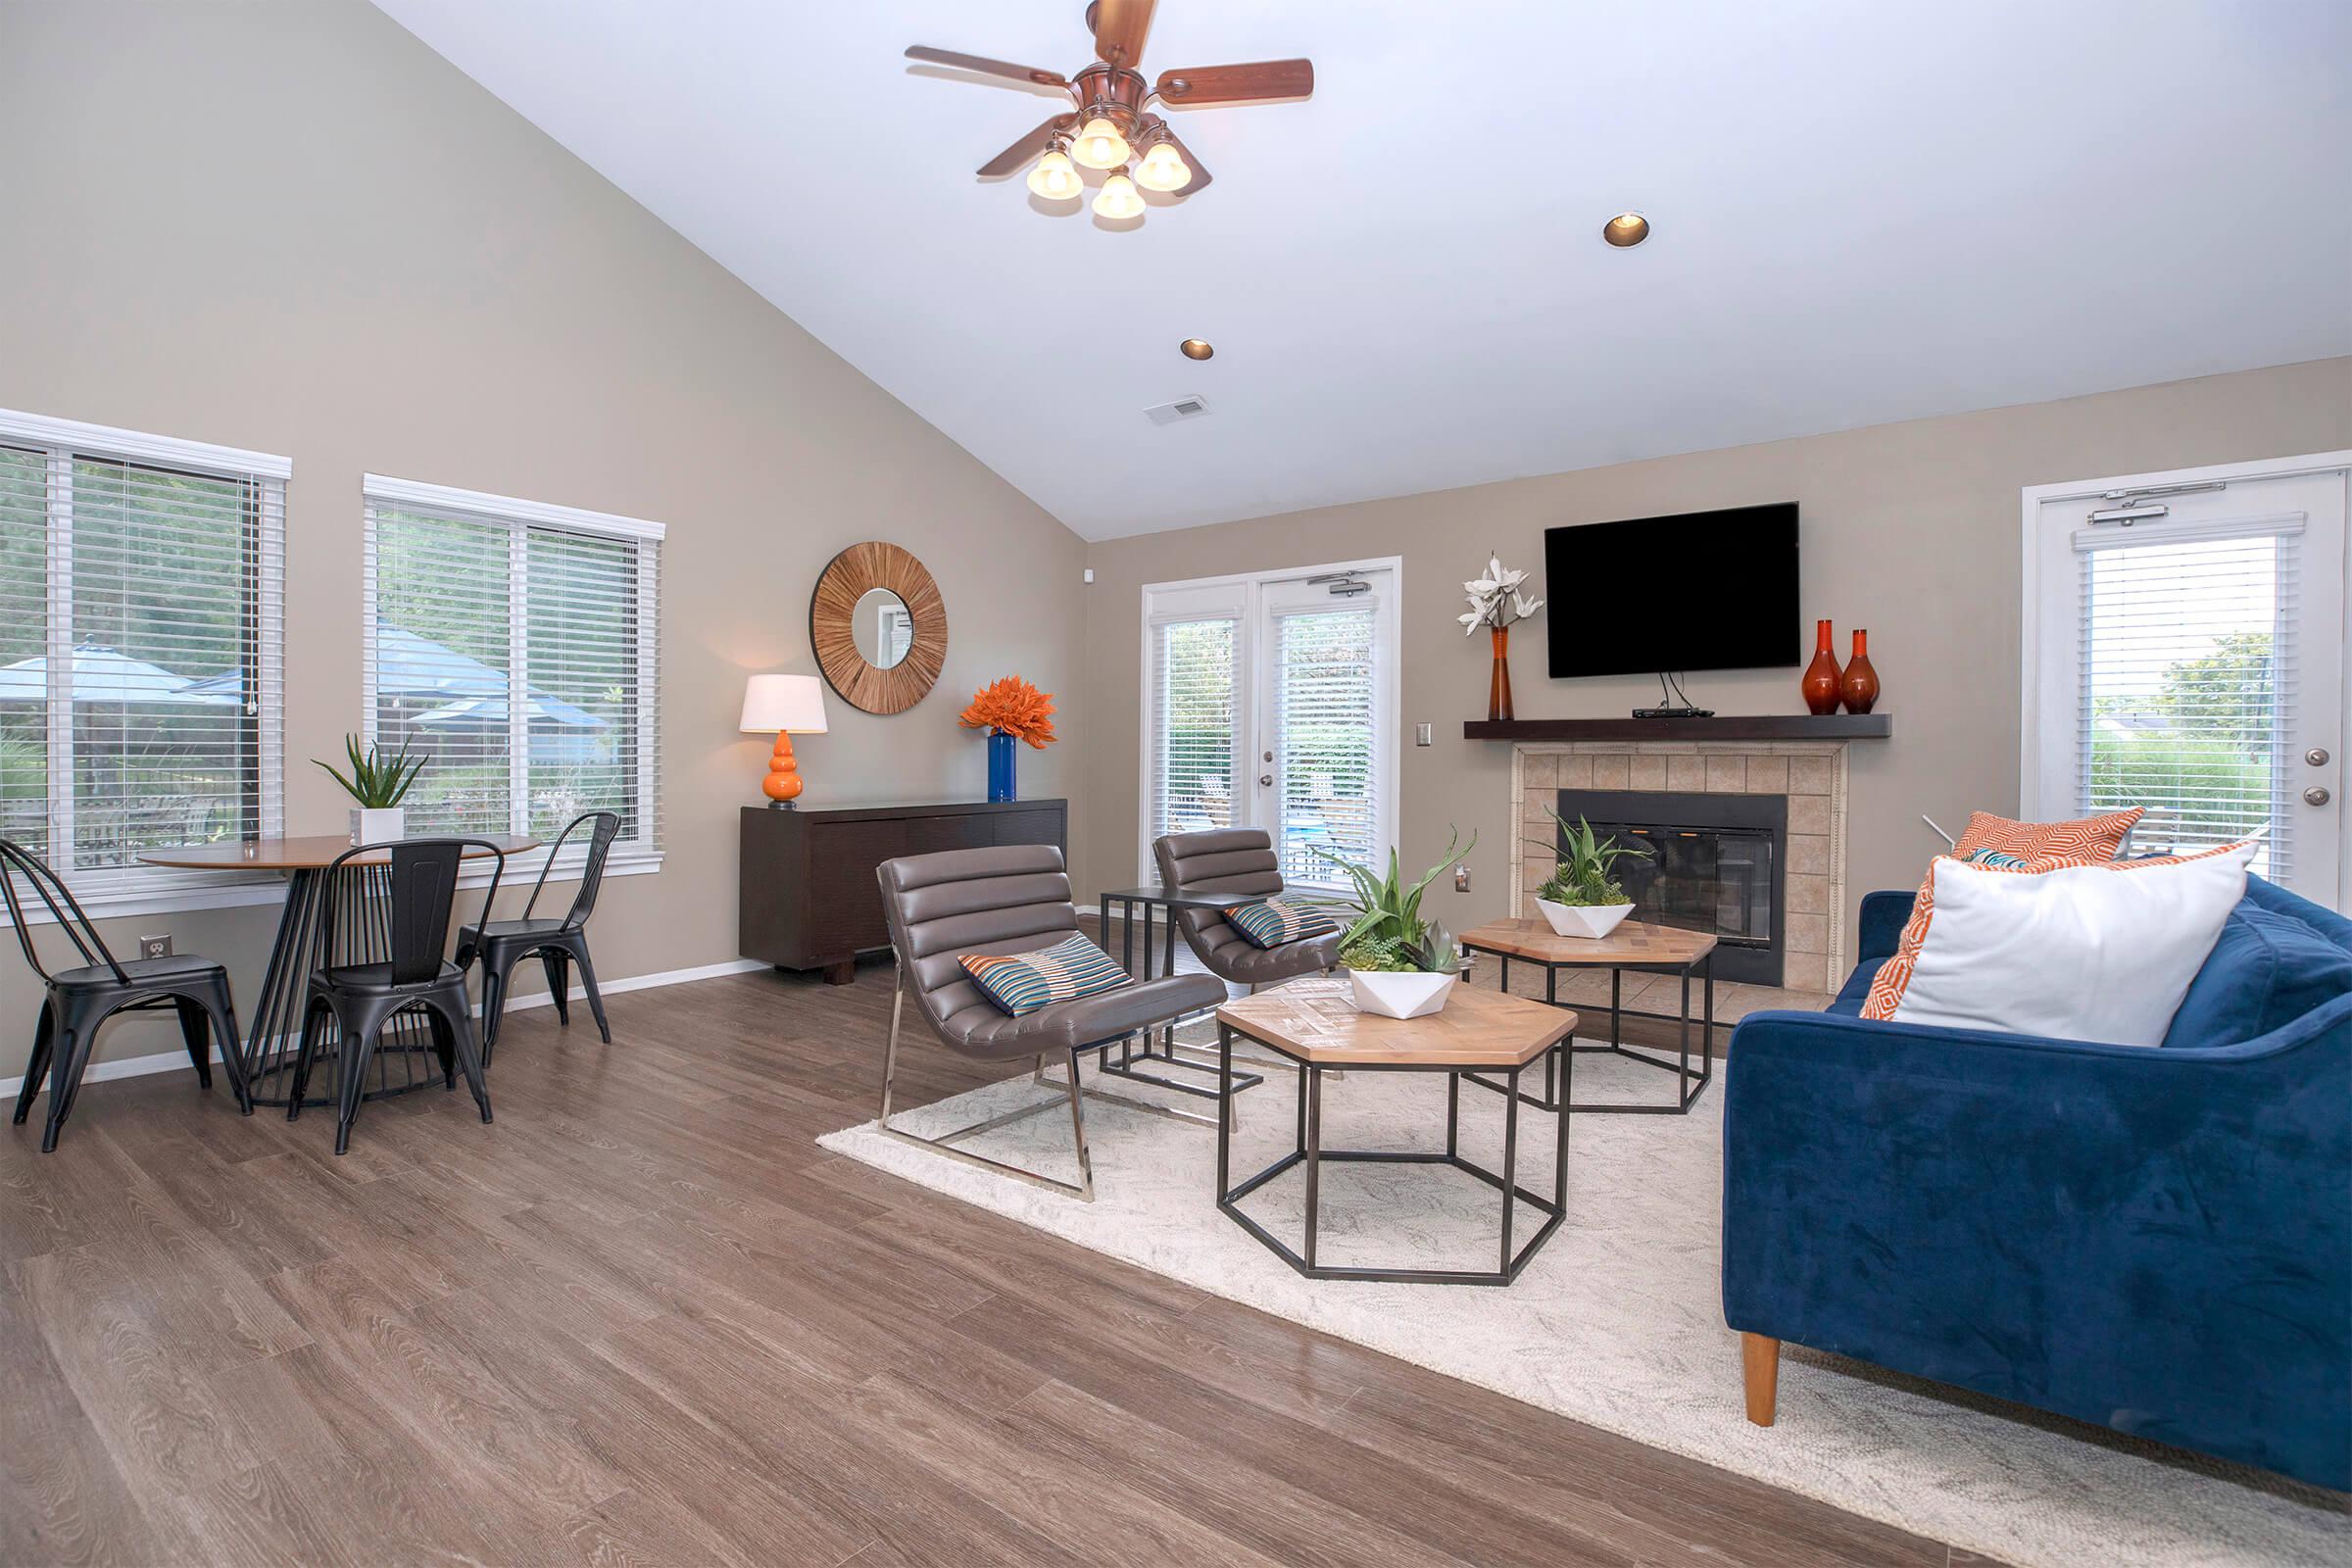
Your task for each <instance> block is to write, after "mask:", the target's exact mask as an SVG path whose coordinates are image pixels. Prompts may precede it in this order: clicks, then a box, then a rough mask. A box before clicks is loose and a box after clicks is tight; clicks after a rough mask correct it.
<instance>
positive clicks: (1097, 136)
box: [1070, 115, 1128, 169]
mask: <svg viewBox="0 0 2352 1568" xmlns="http://www.w3.org/2000/svg"><path fill="white" fill-rule="evenodd" d="M1127 153H1128V147H1127V138H1126V137H1124V136H1122V135H1120V134H1119V127H1118V126H1116V125H1114V124H1112V123H1110V122H1109V121H1108V120H1106V119H1104V118H1103V116H1101V115H1097V116H1096V117H1095V118H1094V119H1092V120H1090V121H1088V122H1087V123H1086V128H1085V129H1084V130H1081V131H1080V132H1078V141H1077V144H1076V145H1075V146H1073V147H1072V148H1071V149H1070V156H1071V157H1073V158H1075V159H1077V160H1078V161H1079V162H1080V163H1082V164H1084V165H1085V166H1086V167H1087V168H1089V169H1116V168H1118V167H1119V166H1120V165H1121V164H1123V163H1125V162H1126V161H1127Z"/></svg>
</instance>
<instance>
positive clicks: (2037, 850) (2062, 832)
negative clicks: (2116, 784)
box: [1952, 806, 2142, 860]
mask: <svg viewBox="0 0 2352 1568" xmlns="http://www.w3.org/2000/svg"><path fill="white" fill-rule="evenodd" d="M2141 810H2142V808H2140V807H2137V806H2134V807H2132V808H2131V809H2129V810H2124V811H2110V812H2108V813H2107V814H2106V815H2104V816H2085V817H2082V818H2081V819H2079V820H2077V821H2073V822H2012V821H2010V820H2009V818H2007V817H2005V816H1995V815H1993V814H1992V813H1991V812H1990V811H1971V812H1970V813H1969V815H1968V826H1967V827H1965V828H1963V829H1962V830H1961V833H1960V842H1959V843H1957V844H1955V845H1953V846H1952V854H1954V855H1956V856H1958V857H1959V858H1961V859H1963V860H1965V859H1967V858H1969V857H1970V856H1972V855H1976V854H1979V853H1981V852H1982V851H1985V850H1996V851H1998V852H1999V853H2001V854H2003V855H2014V856H2017V857H2018V858H2021V859H2027V860H2038V859H2041V858H2044V857H2046V856H2055V855H2069V856H2082V857H2084V858H2089V859H2093V860H2112V859H2114V858H2115V854H2116V851H2118V850H2120V849H2122V848H2123V847H2124V840H2125V839H2126V838H2128V837H2130V836H2131V829H2132V827H2133V826H2134V825H2135V824H2136V823H2137V822H2138V821H2139V816H2140V812H2141Z"/></svg>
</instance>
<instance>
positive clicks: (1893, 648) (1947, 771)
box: [1075, 360, 2352, 934]
mask: <svg viewBox="0 0 2352 1568" xmlns="http://www.w3.org/2000/svg"><path fill="white" fill-rule="evenodd" d="M2343 447H2352V360H2329V361H2323V362H2318V363H2314V364H2309V365H2296V366H2287V367H2283V368H2275V369H2265V370H2253V371H2247V372H2244V373H2241V374H2234V375H2218V376H2211V377H2207V378H2204V379H2200V380H2194V381H2181V382H2175V383H2172V384H2170V385H2165V386H2153V387H2140V388H2136V389H2133V390H2131V391H2126V392H2114V393H2106V394H2102V395H2100V396H2096V397H2085V398H2073V399H2068V400H2066V401H2064V402H2059V403H2043V404H2034V405H2031V406H2027V407H2021V408H2009V409H1994V410H1989V411H1987V412H1985V413H1981V414H1969V415H1960V416H1956V417H1949V418H1940V419H1923V420H1918V421H1914V422H1911V423H1906V424H1888V425H1880V426H1877V427H1874V428H1870V429H1863V430H1852V431H1846V432H1843V433H1840V434H1837V435H1824V436H1814V437H1809V438H1806V439H1802V440H1794V441H1777V442H1773V443H1770V444H1768V445H1763V446H1751V447H1736V448H1731V449H1728V450H1724V451H1717V452H1702V453H1697V454H1693V455H1691V456H1688V457H1676V458H1663V459H1659V460H1657V461H1654V462H1648V463H1629V464H1622V465H1618V466H1612V467H1605V468H1588V469H1583V470H1580V471H1578V472H1574V473H1560V474H1550V475H1546V476H1544V477H1543V478H1536V479H1520V480H1512V481H1509V482H1507V483H1501V484H1488V485H1478V486H1475V487H1472V488H1470V489H1465V490H1451V491H1445V492H1441V493H1438V494H1433V495H1419V496H1408V497H1404V498H1402V499H1399V500H1394V501H1375V502H1365V503H1362V504H1359V505H1355V506H1346V507H1332V508H1326V509H1323V510H1320V511H1314V512H1301V513H1297V514H1293V515H1288V516H1281V517H1267V518H1261V519H1258V520H1255V521H1250V522H1235V523H1225V524H1220V525H1217V526H1214V527H1207V528H1192V529H1186V530H1183V531H1181V532H1175V533H1162V534H1153V535H1149V536H1146V537H1143V538H1138V539H1130V540H1123V541H1119V542H1116V543H1112V544H1103V545H1097V546H1095V547H1093V548H1092V550H1090V551H1089V553H1088V556H1087V562H1088V564H1090V565H1091V566H1092V567H1093V568H1094V571H1095V582H1094V586H1093V587H1091V588H1089V589H1088V590H1087V640H1088V644H1089V647H1090V661H1089V664H1088V670H1089V682H1090V683H1089V685H1088V687H1087V688H1086V691H1087V708H1088V711H1089V712H1090V713H1091V714H1092V722H1091V723H1090V724H1089V726H1088V730H1087V735H1088V749H1087V766H1088V774H1087V791H1086V793H1087V795H1088V798H1089V799H1090V800H1092V801H1094V802H1096V803H1098V807H1097V809H1095V810H1093V811H1092V812H1090V813H1089V815H1088V819H1087V823H1086V827H1085V830H1084V836H1083V837H1082V838H1081V839H1080V840H1079V842H1078V844H1077V846H1076V852H1075V853H1076V857H1077V861H1078V866H1079V872H1080V875H1081V877H1082V878H1083V879H1084V880H1085V882H1086V885H1087V886H1089V887H1093V886H1098V885H1101V886H1109V885H1111V884H1113V883H1115V882H1121V881H1126V880H1131V879H1132V877H1133V875H1134V873H1135V871H1136V869H1137V865H1136V853H1137V847H1136V843H1135V837H1136V827H1135V821H1136V818H1135V808H1134V802H1135V800H1136V798H1137V789H1138V780H1137V767H1138V761H1137V759H1138V754H1139V750H1140V737H1139V733H1138V718H1137V710H1136V704H1137V694H1138V691H1139V689H1140V687H1139V679H1140V677H1139V673H1138V663H1139V661H1140V657H1141V654H1140V643H1141V637H1140V634H1139V631H1138V626H1139V613H1140V611H1139V602H1140V594H1139V589H1140V588H1141V586H1142V585H1143V584H1145V583H1151V582H1163V581H1170V580H1174V579H1179V578H1185V577H1193V576H1201V575H1206V574H1211V573H1217V572H1230V571H1253V570H1260V569H1274V568H1288V567H1293V566H1303V565H1311V564H1317V563H1323V562H1337V561H1344V560H1349V559H1355V558H1362V557H1375V556H1389V555H1396V556H1401V557H1402V558H1403V559H1404V588H1403V617H1404V632H1403V718H1404V722H1405V726H1406V730H1405V733H1406V736H1407V738H1408V740H1409V737H1410V735H1411V733H1412V731H1411V726H1412V725H1413V724H1414V723H1416V722H1420V721H1423V720H1426V721H1428V722H1429V723H1430V724H1432V725H1433V726H1434V728H1435V731H1436V744H1435V745H1434V746H1433V747H1431V748H1429V749H1428V750H1420V749H1417V748H1414V747H1412V746H1410V745H1409V744H1408V745H1407V746H1406V747H1405V749H1404V751H1403V754H1402V759H1403V760H1402V779H1401V788H1402V797H1403V799H1402V826H1401V831H1402V836H1403V840H1404V843H1403V849H1404V853H1405V855H1406V857H1407V858H1411V859H1416V860H1417V862H1418V863H1424V864H1425V863H1427V862H1428V861H1430V860H1434V859H1435V858H1437V857H1438V856H1439V855H1440V854H1442V853H1443V852H1444V848H1445V843H1446V827H1447V824H1449V823H1454V824H1459V825H1460V827H1461V828H1462V830H1463V832H1464V833H1465V834H1466V833H1468V832H1469V831H1470V830H1471V829H1473V828H1475V829H1477V831H1478V833H1479V847H1478V850H1477V852H1476V854H1475V855H1474V856H1473V857H1472V858H1471V862H1470V864H1471V868H1472V890H1471V891H1470V892H1469V893H1467V894H1456V893H1454V892H1452V891H1451V888H1450V886H1449V885H1448V886H1446V888H1445V889H1444V890H1443V891H1442V892H1440V893H1438V894H1434V895H1433V898H1434V899H1435V900H1436V903H1435V904H1434V905H1433V906H1432V911H1433V912H1434V913H1436V914H1437V915H1438V916H1439V917H1440V918H1443V919H1444V920H1446V923H1448V924H1449V925H1451V926H1453V928H1454V929H1455V930H1457V931H1458V930H1461V929H1463V928H1464V927H1465V926H1467V925H1470V924H1473V923H1475V922H1477V921H1478V920H1481V919H1488V918H1493V917H1495V915H1498V914H1501V913H1504V912H1506V911H1505V905H1506V903H1507V890H1508V886H1509V881H1508V865H1509V856H1510V840H1511V836H1512V834H1511V829H1510V827H1509V824H1508V821H1507V817H1508V814H1509V800H1510V748H1509V747H1508V746H1507V745H1503V744H1498V743H1493V742H1473V741H1465V740H1463V739H1462V731H1461V721H1462V720H1463V719H1466V718H1484V717H1485V716H1486V697H1487V675H1488V665H1489V662H1490V653H1489V649H1488V643H1487V639H1486V638H1485V637H1477V638H1468V639H1466V638H1464V637H1463V636H1462V633H1461V628H1460V627H1459V626H1457V625H1455V624H1454V623H1453V617H1454V616H1455V615H1456V614H1458V613H1461V611H1462V608H1463V606H1462V603H1461V599H1460V591H1459V587H1458V584H1459V583H1460V582H1461V580H1462V579H1464V578H1466V577H1470V576H1473V575H1475V574H1476V572H1477V569H1478V568H1479V567H1481V566H1483V565H1484V564H1485V562H1486V559H1487V554H1488V552H1489V551H1496V552H1499V553H1500V554H1501V556H1502V559H1503V561H1504V563H1505V564H1509V565H1515V566H1532V567H1534V568H1535V569H1536V571H1537V572H1538V574H1539V577H1540V576H1541V573H1542V569H1543V564H1544V561H1543V536H1544V529H1545V528H1548V527H1554V526H1558V525H1561V524H1565V523H1579V522H1599V521H1605V520H1607V519H1610V518H1616V517H1639V516H1646V515H1661V514H1667V513H1676V512H1693V511H1700V510H1703V509H1706V508H1710V507H1730V506H1740V505H1745V504H1748V503H1751V502H1768V501H1789V500H1793V501H1795V502H1797V503H1798V505H1799V507H1800V509H1801V523H1800V527H1801V533H1802V545H1801V552H1802V555H1801V560H1802V567H1801V570H1802V582H1801V585H1800V592H1801V606H1802V612H1803V614H1804V617H1805V619H1806V620H1807V622H1808V623H1810V622H1811V621H1812V620H1814V619H1818V618H1820V617H1823V616H1828V617H1830V618H1831V619H1834V620H1835V621H1836V622H1837V624H1838V656H1839V658H1840V659H1841V660H1842V659H1843V658H1844V657H1845V654H1846V652H1847V646H1848V633H1849V632H1850V630H1851V629H1852V628H1853V627H1856V626H1860V627H1864V628H1866V629H1868V630H1869V632H1870V634H1871V638H1870V652H1871V662H1872V663H1873V664H1875V665H1876V666H1877V667H1878V671H1879V675H1880V678H1881V679H1882V681H1883V682H1884V684H1885V696H1884V697H1883V698H1882V699H1881V704H1880V706H1881V709H1882V711H1887V712H1890V713H1892V714H1893V715H1894V719H1895V738H1894V739H1893V740H1891V741H1883V742H1871V743H1867V744H1860V745H1856V746H1855V747H1854V748H1853V749H1852V753H1851V756H1852V791H1853V795H1852V812H1851V816H1850V819H1849V831H1848V842H1849V850H1850V856H1851V861H1850V871H1849V884H1848V885H1849V887H1850V888H1851V890H1852V893H1853V895H1854V898H1855V899H1856V900H1858V899H1859V896H1860V895H1861V894H1862V893H1863V892H1866V891H1868V890H1870V889H1873V888H1884V887H1899V886H1905V885H1908V884H1911V883H1914V882H1916V881H1917V880H1918V877H1919V874H1920V867H1921V866H1922V865H1923V864H1924V862H1925V861H1926V859H1927V858H1928V856H1929V855H1930V854H1931V853H1933V851H1934V850H1935V849H1936V847H1937V843H1936V840H1935V839H1934V838H1933V837H1932V836H1931V835H1930V834H1929V832H1928V830H1927V828H1925V827H1924V826H1922V825H1921V824H1920V822H1919V813H1920V812H1923V811H1925V812H1927V813H1928V814H1929V815H1931V816H1934V817H1935V818H1936V820H1937V821H1939V822H1942V823H1944V824H1945V825H1946V826H1954V825H1955V824H1957V823H1958V822H1960V821H1961V820H1962V819H1963V818H1964V817H1966V815H1967V814H1968V812H1969V811H1970V810H1972V809H1990V810H1997V811H2012V810H2015V809H2016V807H2017V798H2018V784H2017V772H2018V695H2017V693H2018V626H2019V609H2020V593H2021V590H2020V586H2019V559H2020V555H2021V545H2020V525H2019V510H2018V509H2019V494H2018V492H2019V491H2020V490H2021V489H2022V488H2023V487H2025V486H2027V485H2033V484H2043V483H2053V482H2062V481H2065V480H2070V479H2088V478H2097V477H2101V476H2104V475H2108V474H2120V473H2139V472H2149V471H2153V470H2156V469H2162V468H2177V467H2185V466H2192V465H2198V464H2209V463H2224V462H2229V461H2234V460H2237V459H2248V458H2270V457H2279V456H2284V455H2288V454H2294V453H2304V452H2319V451H2333V450H2336V449H2338V448H2343ZM1692 565H1694V566H1696V567H1698V568H1700V569H1703V568H1704V565H1705V564H1704V563H1703V562H1700V563H1692ZM1541 591H1543V592H1544V593H1545V594H1546V595H1548V596H1550V597H1551V603H1550V604H1549V605H1548V606H1547V607H1546V609H1545V610H1544V615H1546V616H1548V615H1557V614H1561V613H1573V612H1572V611H1571V610H1570V608H1569V606H1567V605H1566V604H1564V603H1563V595H1567V594H1572V593H1573V588H1572V586H1571V585H1568V584H1562V583H1551V584H1547V585H1544V587H1543V589H1542V590H1541ZM1660 603H1661V613H1666V614H1671V613H1672V598H1671V593H1670V592H1666V593H1663V594H1662V595H1661V600H1660ZM1545 635H1546V632H1545V627H1544V623H1543V621H1542V620H1541V619H1539V620H1537V621H1535V622H1531V623H1530V625H1529V626H1528V628H1527V630H1525V631H1523V632H1522V633H1520V634H1519V635H1518V636H1517V637H1516V638H1514V639H1513V642H1514V647H1513V649H1512V659H1511V662H1512V671H1511V673H1512V684H1513V690H1514V694H1515V696H1516V698H1517V708H1518V714H1519V716H1520V717H1522V718H1576V717H1618V716H1622V715H1623V714H1625V713H1626V712H1627V711H1628V710H1630V709H1633V708H1635V707H1646V706H1651V705H1653V704H1654V703H1655V702H1656V700H1657V695H1658V692H1657V683H1656V681H1655V680H1654V679H1648V678H1631V677H1629V678H1622V679H1619V678H1608V679H1591V680H1576V681H1553V680H1549V679H1546V678H1545V676H1544V637H1545ZM1806 648H1807V652H1808V654H1809V652H1810V648H1811V643H1810V639H1808V640H1807V643H1806ZM1798 673H1799V672H1798V671H1797V670H1794V669H1775V670H1757V671H1749V672H1736V673H1715V674H1700V675H1693V676H1692V677H1691V679H1690V680H1689V682H1688V683H1687V684H1688V689H1689V691H1690V694H1691V700H1692V701H1693V702H1694V703H1696V704H1697V705H1698V706H1699V707H1702V708H1712V709H1715V710H1716V711H1719V712H1725V713H1741V712H1748V713H1763V712H1801V711H1803V705H1802V704H1801V703H1800V702H1799V701H1798V699H1797V695H1796V686H1797V676H1798ZM1853 912H1854V911H1853V910H1852V909H1851V908H1850V907H1849V908H1847V909H1846V910H1844V911H1842V913H1843V916H1844V918H1845V919H1846V920H1847V922H1848V930H1849V934H1850V930H1851V921H1852V919H1853Z"/></svg>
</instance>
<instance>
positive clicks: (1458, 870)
mask: <svg viewBox="0 0 2352 1568" xmlns="http://www.w3.org/2000/svg"><path fill="white" fill-rule="evenodd" d="M1453 891H1454V892H1456V893H1467V892H1469V891H1470V868H1469V867H1468V866H1466V865H1457V866H1455V867H1454V868H1453Z"/></svg>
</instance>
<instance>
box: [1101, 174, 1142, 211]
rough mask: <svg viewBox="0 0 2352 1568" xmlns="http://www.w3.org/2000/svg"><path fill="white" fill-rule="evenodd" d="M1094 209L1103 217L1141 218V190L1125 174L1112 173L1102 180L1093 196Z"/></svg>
mask: <svg viewBox="0 0 2352 1568" xmlns="http://www.w3.org/2000/svg"><path fill="white" fill-rule="evenodd" d="M1095 211H1096V213H1098V214H1099V215H1101V216H1102V217H1103V218H1141V217H1142V216H1143V213H1144V196H1143V192H1141V191H1139V190H1137V189H1136V188H1135V181H1134V180H1132V179H1129V178H1128V177H1127V176H1126V175H1125V174H1113V175H1111V176H1110V177H1109V178H1108V179H1106V180H1104V181H1103V189H1102V190H1101V191H1100V192H1099V193H1097V195H1096V197H1095Z"/></svg>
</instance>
